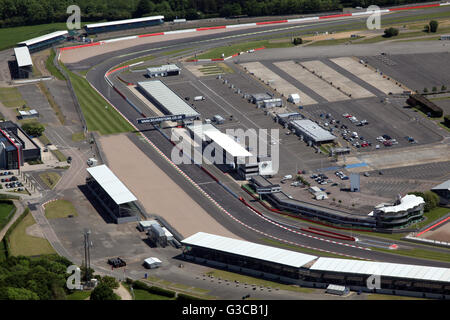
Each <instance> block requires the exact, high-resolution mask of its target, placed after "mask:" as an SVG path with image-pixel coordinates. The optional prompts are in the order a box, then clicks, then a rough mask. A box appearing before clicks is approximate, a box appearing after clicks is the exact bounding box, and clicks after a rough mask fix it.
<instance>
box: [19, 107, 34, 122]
mask: <svg viewBox="0 0 450 320" xmlns="http://www.w3.org/2000/svg"><path fill="white" fill-rule="evenodd" d="M17 118H18V119H21V120H23V119H33V118H39V112H37V110H36V109H31V110H19V115H18V116H17Z"/></svg>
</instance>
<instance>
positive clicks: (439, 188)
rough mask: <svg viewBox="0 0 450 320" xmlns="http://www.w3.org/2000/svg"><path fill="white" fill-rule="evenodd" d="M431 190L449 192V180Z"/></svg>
mask: <svg viewBox="0 0 450 320" xmlns="http://www.w3.org/2000/svg"><path fill="white" fill-rule="evenodd" d="M431 190H450V180H447V181H445V182H442V183H441V184H438V185H437V186H436V187H433V188H432V189H431Z"/></svg>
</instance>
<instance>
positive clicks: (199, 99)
mask: <svg viewBox="0 0 450 320" xmlns="http://www.w3.org/2000/svg"><path fill="white" fill-rule="evenodd" d="M203 100H205V97H204V96H196V97H194V101H203Z"/></svg>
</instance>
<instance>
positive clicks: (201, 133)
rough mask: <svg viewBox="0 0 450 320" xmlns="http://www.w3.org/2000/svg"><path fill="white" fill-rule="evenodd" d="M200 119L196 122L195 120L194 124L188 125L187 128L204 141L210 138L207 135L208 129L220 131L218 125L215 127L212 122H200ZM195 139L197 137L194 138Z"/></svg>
mask: <svg viewBox="0 0 450 320" xmlns="http://www.w3.org/2000/svg"><path fill="white" fill-rule="evenodd" d="M199 122H200V121H198V122H196V121H194V124H190V125H187V126H186V127H187V129H188V130H189V131H191V132H192V133H193V134H194V137H195V136H197V137H200V138H201V139H202V141H206V140H208V138H207V137H206V135H205V132H206V131H218V132H220V131H219V129H217V128H216V127H214V126H213V125H212V124H210V123H199ZM194 139H195V138H194Z"/></svg>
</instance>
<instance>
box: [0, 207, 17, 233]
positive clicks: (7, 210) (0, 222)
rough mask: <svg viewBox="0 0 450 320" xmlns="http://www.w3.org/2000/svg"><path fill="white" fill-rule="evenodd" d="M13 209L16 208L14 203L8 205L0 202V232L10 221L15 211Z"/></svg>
mask: <svg viewBox="0 0 450 320" xmlns="http://www.w3.org/2000/svg"><path fill="white" fill-rule="evenodd" d="M15 209H16V206H15V205H14V203H9V201H8V202H3V201H2V202H0V230H2V229H3V228H4V227H5V226H6V225H7V224H8V222H9V221H10V220H11V218H12V217H13V215H14V212H15V211H16V210H15Z"/></svg>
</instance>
